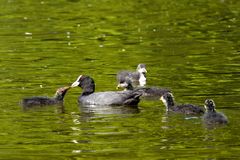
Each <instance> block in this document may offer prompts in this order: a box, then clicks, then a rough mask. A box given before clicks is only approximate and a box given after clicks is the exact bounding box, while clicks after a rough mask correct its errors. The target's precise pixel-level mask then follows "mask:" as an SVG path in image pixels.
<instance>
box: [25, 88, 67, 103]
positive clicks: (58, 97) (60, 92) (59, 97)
mask: <svg viewBox="0 0 240 160" xmlns="http://www.w3.org/2000/svg"><path fill="white" fill-rule="evenodd" d="M69 89H70V87H62V88H59V89H57V91H56V93H55V95H54V97H43V96H34V97H27V98H23V99H22V101H21V105H22V106H24V107H30V106H44V105H55V104H60V103H62V102H63V99H64V96H65V94H66V93H67V91H68V90H69Z"/></svg>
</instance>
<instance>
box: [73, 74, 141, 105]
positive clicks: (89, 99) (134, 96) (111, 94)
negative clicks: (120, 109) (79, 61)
mask: <svg viewBox="0 0 240 160" xmlns="http://www.w3.org/2000/svg"><path fill="white" fill-rule="evenodd" d="M77 86H79V87H81V88H82V90H83V91H82V94H81V95H80V96H79V99H78V101H79V103H81V104H85V105H131V106H132V105H137V104H138V103H139V101H140V96H141V95H142V93H141V92H139V91H136V90H131V91H106V92H95V83H94V80H93V79H92V78H91V77H89V76H85V75H80V76H79V77H78V79H77V80H76V81H75V82H74V83H73V84H72V87H77Z"/></svg>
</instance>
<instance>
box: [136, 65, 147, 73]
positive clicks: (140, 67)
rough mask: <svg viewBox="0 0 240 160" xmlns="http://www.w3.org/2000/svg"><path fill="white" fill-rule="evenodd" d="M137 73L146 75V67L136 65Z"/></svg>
mask: <svg viewBox="0 0 240 160" xmlns="http://www.w3.org/2000/svg"><path fill="white" fill-rule="evenodd" d="M137 71H138V72H139V73H143V74H145V73H147V70H146V65H145V64H138V66H137Z"/></svg>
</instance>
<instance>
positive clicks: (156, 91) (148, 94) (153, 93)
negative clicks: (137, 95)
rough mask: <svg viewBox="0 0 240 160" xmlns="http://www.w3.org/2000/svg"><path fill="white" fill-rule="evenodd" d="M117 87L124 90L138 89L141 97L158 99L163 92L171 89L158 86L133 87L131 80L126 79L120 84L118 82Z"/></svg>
mask: <svg viewBox="0 0 240 160" xmlns="http://www.w3.org/2000/svg"><path fill="white" fill-rule="evenodd" d="M117 88H124V89H125V90H134V89H135V90H138V91H141V92H142V97H145V98H147V99H155V98H157V99H159V98H160V97H161V96H163V95H164V94H165V93H170V92H171V90H169V89H167V88H158V87H136V88H134V87H133V85H132V82H131V80H129V79H126V81H125V82H124V83H122V84H119V85H118V86H117Z"/></svg>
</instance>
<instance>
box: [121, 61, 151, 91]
mask: <svg viewBox="0 0 240 160" xmlns="http://www.w3.org/2000/svg"><path fill="white" fill-rule="evenodd" d="M146 73H147V70H146V65H145V64H139V65H138V66H137V70H136V72H129V71H121V72H119V73H118V74H117V83H118V85H120V84H122V83H124V82H126V81H127V80H131V82H132V83H133V85H134V86H145V85H146Z"/></svg>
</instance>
